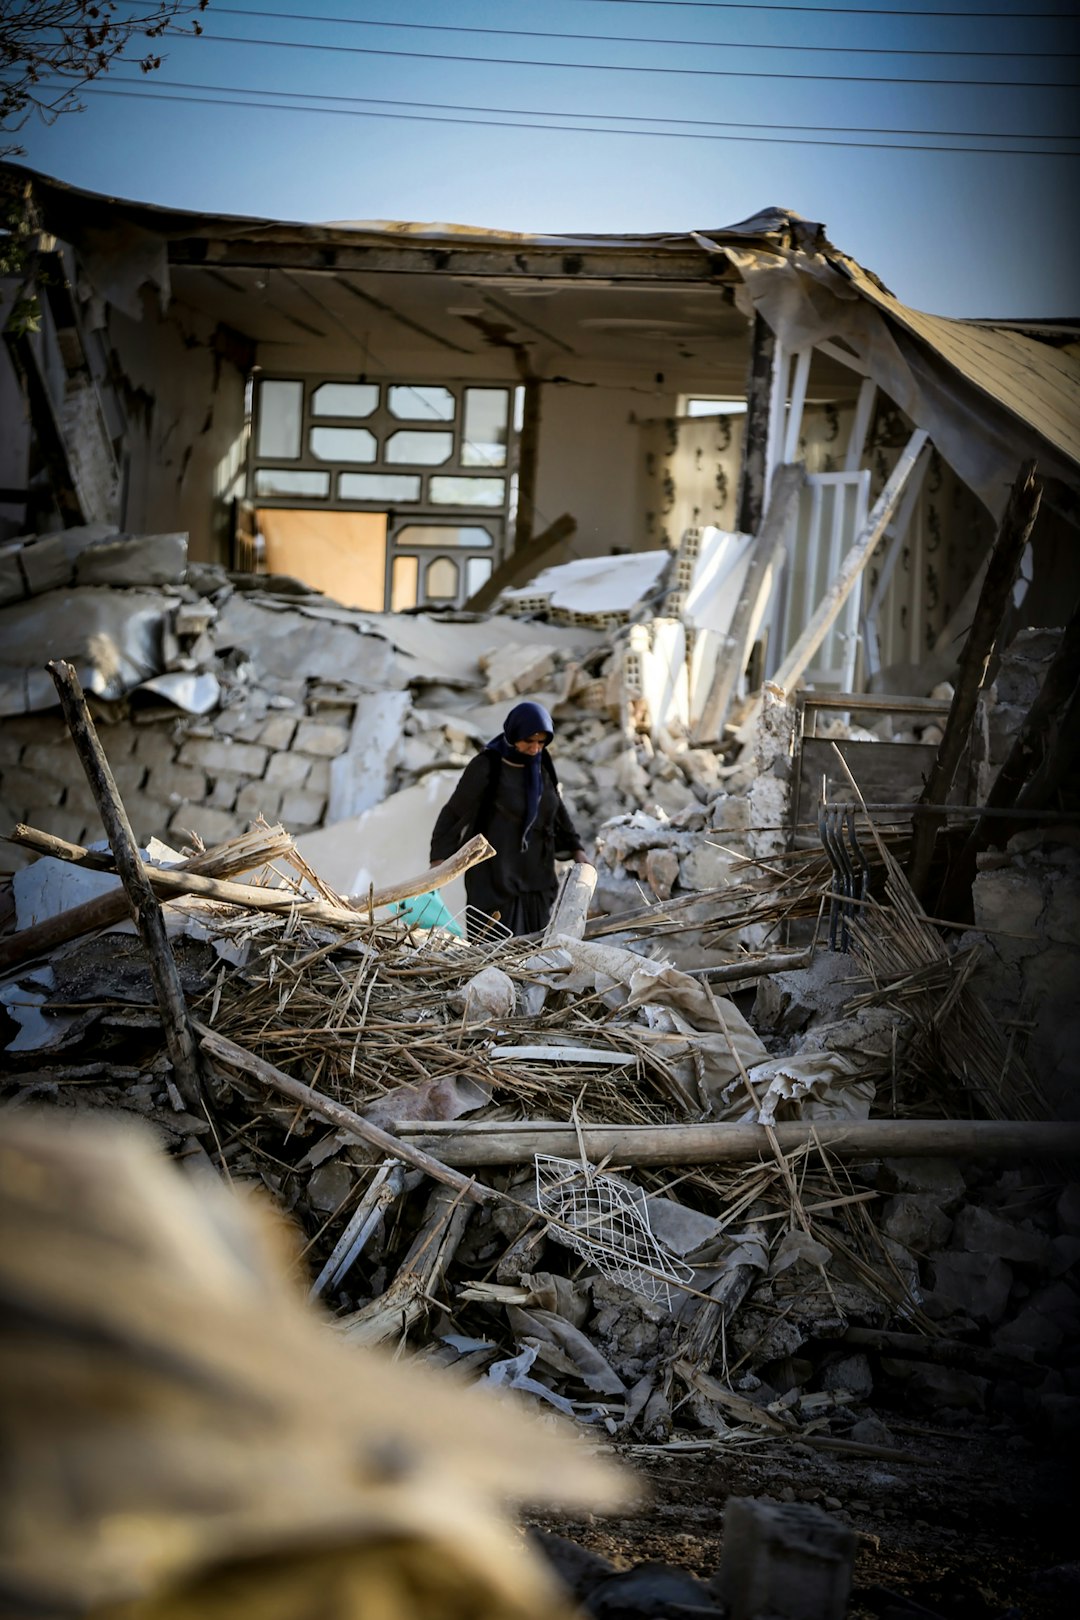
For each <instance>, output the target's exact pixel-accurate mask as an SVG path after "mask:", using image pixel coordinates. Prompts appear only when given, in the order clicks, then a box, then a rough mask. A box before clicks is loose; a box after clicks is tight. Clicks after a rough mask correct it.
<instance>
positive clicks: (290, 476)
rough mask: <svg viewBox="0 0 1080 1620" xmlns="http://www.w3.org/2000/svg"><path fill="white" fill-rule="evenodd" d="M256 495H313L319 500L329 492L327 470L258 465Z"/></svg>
mask: <svg viewBox="0 0 1080 1620" xmlns="http://www.w3.org/2000/svg"><path fill="white" fill-rule="evenodd" d="M255 493H256V495H313V496H316V497H318V498H319V499H320V500H322V499H325V497H326V496H327V495H329V493H330V474H329V473H328V472H301V471H298V470H297V469H296V468H290V467H259V468H257V469H256V472H255Z"/></svg>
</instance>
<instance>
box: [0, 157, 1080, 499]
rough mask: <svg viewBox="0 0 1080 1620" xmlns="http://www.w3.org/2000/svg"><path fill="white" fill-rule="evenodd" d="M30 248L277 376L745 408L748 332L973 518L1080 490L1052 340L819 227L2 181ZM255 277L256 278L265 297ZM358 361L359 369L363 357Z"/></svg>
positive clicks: (16, 171) (1065, 368) (1073, 415)
mask: <svg viewBox="0 0 1080 1620" xmlns="http://www.w3.org/2000/svg"><path fill="white" fill-rule="evenodd" d="M0 185H2V187H3V189H6V190H7V191H8V192H9V193H14V192H17V191H19V190H23V191H29V193H30V195H31V196H32V199H33V203H34V206H35V208H36V209H37V211H38V214H39V217H40V219H41V222H42V224H43V225H44V227H45V228H46V229H47V230H49V231H50V232H52V233H53V234H55V235H56V236H58V237H60V238H61V239H62V240H64V241H68V242H71V243H72V244H73V245H74V246H75V247H77V248H78V250H79V252H80V256H81V257H82V259H83V261H84V264H85V265H86V268H87V273H88V274H89V276H90V278H91V280H93V281H94V282H95V283H96V285H98V287H99V288H100V289H101V290H103V291H105V292H106V293H107V295H108V296H109V297H110V298H111V299H112V300H113V302H114V303H116V304H117V305H118V307H120V308H123V309H126V310H127V312H128V313H130V314H132V315H135V316H136V317H137V316H138V314H139V313H140V304H139V298H140V289H141V287H142V286H143V285H145V284H146V283H148V282H149V283H151V284H153V285H156V286H157V287H158V288H159V289H160V291H161V294H162V297H163V299H166V298H167V297H168V295H169V292H170V286H171V287H174V288H175V290H176V292H177V293H178V294H179V295H180V296H181V297H182V298H183V300H184V302H186V303H188V304H190V305H193V306H194V307H196V308H198V309H201V310H203V311H204V312H205V313H207V314H209V315H212V316H213V317H214V318H216V319H218V320H220V321H222V322H224V323H226V324H227V325H229V326H232V327H234V328H235V329H237V330H239V331H242V332H244V333H245V334H246V335H247V336H248V337H250V338H251V339H253V340H254V341H255V342H256V343H257V344H258V356H259V362H260V364H262V365H263V366H265V367H271V366H272V367H275V368H279V369H285V368H289V369H293V370H303V369H318V368H325V367H327V366H332V367H333V368H334V369H336V370H339V371H340V370H342V369H345V368H347V367H348V365H349V356H348V355H347V346H348V343H350V342H351V343H352V344H353V346H354V347H355V349H356V360H357V365H358V366H360V368H361V369H363V368H364V365H365V364H366V356H367V350H366V347H365V345H366V343H367V337H368V334H367V333H366V332H364V333H359V332H358V316H361V315H362V316H363V320H364V323H365V324H366V325H368V326H370V325H372V324H373V323H375V324H383V323H385V324H387V325H388V326H389V327H390V328H391V329H392V330H393V335H394V339H395V342H396V343H397V345H398V350H399V353H400V354H402V355H403V356H406V357H410V356H411V354H412V352H413V351H415V354H416V357H417V360H418V362H419V361H421V357H422V360H423V361H426V362H427V363H430V356H431V353H432V350H433V348H434V349H435V350H436V351H437V352H440V351H441V352H442V354H443V356H444V358H445V359H446V360H447V362H448V363H449V364H450V365H451V366H452V367H453V368H454V370H455V371H461V372H462V374H464V373H465V372H467V371H470V369H472V368H475V366H476V365H477V364H480V365H481V366H482V367H483V369H484V372H485V375H489V376H491V375H495V374H496V373H500V374H501V372H503V371H505V372H506V374H507V376H513V377H514V378H515V379H517V378H519V377H520V375H521V367H520V362H521V361H522V360H523V359H524V360H526V361H527V365H528V372H529V375H531V376H533V377H535V378H538V379H540V380H545V379H550V380H555V379H557V378H558V379H565V378H569V379H572V380H577V381H585V380H589V381H596V380H598V379H601V380H610V381H612V382H615V381H617V380H618V379H619V372H620V368H621V369H622V370H625V368H626V367H627V365H628V364H630V362H631V360H632V362H633V365H634V368H635V369H636V370H637V371H640V370H641V368H642V365H643V363H644V364H645V365H646V366H648V365H652V364H653V363H654V362H655V366H656V369H657V371H659V372H662V373H663V375H664V376H665V379H666V383H667V386H668V387H669V388H672V389H681V390H684V391H688V392H692V391H694V390H707V391H708V392H711V393H736V394H741V393H742V391H743V386H744V380H745V367H746V319H747V316H748V315H750V314H751V313H752V312H753V311H755V310H756V311H759V312H760V313H761V314H762V315H763V317H764V319H765V320H766V321H767V323H768V324H769V325H770V326H771V327H772V329H773V330H774V331H775V332H777V333H778V335H779V336H780V337H781V339H782V341H783V342H784V343H785V346H786V347H787V348H788V349H789V350H790V349H794V348H798V347H801V346H804V345H805V344H807V343H810V344H814V345H815V346H816V348H817V356H816V358H815V378H817V379H818V382H819V383H820V385H821V386H823V387H828V388H830V389H833V388H834V386H835V397H837V398H842V397H844V396H845V395H848V394H853V393H854V391H855V389H856V388H857V385H858V381H859V376H860V374H862V375H869V376H871V377H872V378H873V379H874V381H876V382H877V383H878V384H879V386H880V387H882V388H883V390H884V391H885V392H886V393H887V394H888V395H889V397H890V398H892V399H893V400H894V401H895V402H896V403H897V404H898V405H899V406H900V407H901V408H902V409H903V410H905V411H906V412H907V414H908V415H909V417H911V419H912V420H913V421H914V422H916V423H917V425H919V426H922V427H925V428H927V429H928V430H929V431H930V432H931V434H932V436H933V438H934V441H935V443H936V444H937V446H938V448H939V449H940V450H941V451H942V453H943V454H944V456H945V457H946V459H947V460H948V461H949V462H950V464H951V465H952V466H953V467H954V468H955V469H956V471H957V472H958V473H959V474H960V475H961V477H963V478H964V479H965V481H966V482H967V483H968V484H969V485H970V486H971V487H972V488H973V489H974V490H975V491H976V493H978V494H979V496H980V498H981V499H982V500H983V501H984V502H985V504H986V505H987V506H988V507H989V508H990V510H991V511H994V512H998V511H1000V509H1001V507H1002V505H1003V503H1004V499H1005V495H1006V493H1007V489H1008V486H1009V484H1010V483H1011V481H1012V478H1013V476H1014V474H1015V470H1016V467H1017V465H1018V464H1019V462H1020V461H1021V460H1023V459H1025V458H1026V457H1028V456H1034V457H1035V458H1036V459H1037V460H1038V462H1039V464H1040V476H1042V477H1043V479H1044V481H1045V480H1050V481H1051V483H1053V482H1055V481H1056V482H1057V483H1058V484H1059V485H1064V486H1065V487H1067V488H1069V489H1071V490H1075V489H1076V488H1077V485H1078V484H1080V413H1078V412H1077V408H1076V401H1077V398H1078V397H1080V353H1078V352H1077V347H1076V344H1075V341H1070V339H1072V338H1073V337H1074V334H1073V331H1072V329H1071V328H1070V327H1069V326H1068V324H1066V325H1065V326H1064V327H1063V326H1062V324H1061V323H1060V322H1055V323H1049V322H1048V323H1045V325H1044V326H1040V325H1039V323H1035V322H1025V323H1023V325H1022V329H1021V327H1019V326H1018V324H1017V323H1016V322H1008V321H1005V322H1001V323H997V322H994V321H970V320H964V321H960V320H953V319H949V318H946V317H944V316H935V315H926V314H923V313H921V312H920V311H918V310H914V309H911V308H909V307H908V306H907V305H905V304H902V303H901V302H900V301H899V300H898V299H897V298H895V297H894V296H893V294H892V293H891V292H889V291H888V289H887V288H885V287H884V286H883V284H882V283H881V281H880V280H879V279H878V277H876V276H875V275H874V274H873V273H872V272H870V271H867V270H865V269H864V268H863V267H861V266H860V265H858V264H857V263H856V262H855V261H854V260H853V259H851V258H849V257H848V256H847V255H845V254H843V253H842V252H840V251H839V250H837V249H836V248H834V247H833V246H832V245H831V244H830V242H829V241H828V238H827V236H826V233H825V229H824V226H823V225H821V224H820V223H818V222H815V221H810V220H805V219H803V218H801V217H800V216H799V215H798V214H795V213H794V212H792V211H791V210H788V209H782V208H767V209H764V210H762V211H761V212H760V213H758V214H755V215H754V216H752V217H751V218H749V219H746V220H743V221H741V222H739V223H737V224H735V225H729V226H724V227H722V228H720V229H717V230H708V231H694V230H692V231H687V232H682V233H680V232H662V233H654V234H646V235H640V234H630V235H621V236H615V235H608V234H602V235H577V234H575V235H564V236H563V235H532V234H526V233H521V232H509V231H495V230H487V229H480V228H476V227H469V226H461V225H442V224H439V225H434V224H432V225H422V224H408V223H388V222H385V221H375V222H372V221H359V222H337V223H331V224H306V223H301V222H295V221H282V220H269V219H258V218H244V217H240V216H231V215H210V214H196V213H186V212H182V211H178V210H174V209H166V208H160V207H156V206H152V205H148V204H141V203H133V202H127V201H123V200H118V199H115V198H109V197H102V196H96V195H94V194H93V193H89V192H85V191H80V190H78V189H77V188H75V187H72V186H67V185H64V184H62V183H60V182H58V181H55V180H51V179H49V178H47V177H44V176H40V175H36V174H34V173H32V172H31V171H29V170H25V169H22V168H19V167H17V166H13V165H5V166H3V168H2V169H0ZM269 272H274V282H273V285H272V286H270V284H269V274H268V273H269ZM362 349H363V350H364V358H363V361H362V358H361V350H362Z"/></svg>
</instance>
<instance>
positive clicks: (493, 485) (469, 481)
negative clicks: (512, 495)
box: [428, 473, 506, 506]
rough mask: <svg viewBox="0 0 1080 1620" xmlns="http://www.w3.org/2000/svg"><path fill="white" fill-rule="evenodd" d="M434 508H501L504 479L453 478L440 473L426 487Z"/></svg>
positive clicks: (504, 496) (504, 486)
mask: <svg viewBox="0 0 1080 1620" xmlns="http://www.w3.org/2000/svg"><path fill="white" fill-rule="evenodd" d="M428 495H429V497H430V499H431V501H432V502H433V504H434V505H435V506H501V505H502V504H503V501H504V500H505V499H506V479H505V478H454V477H453V476H451V475H448V474H442V473H440V474H439V475H438V476H437V477H435V478H433V479H432V480H431V482H430V484H429V485H428Z"/></svg>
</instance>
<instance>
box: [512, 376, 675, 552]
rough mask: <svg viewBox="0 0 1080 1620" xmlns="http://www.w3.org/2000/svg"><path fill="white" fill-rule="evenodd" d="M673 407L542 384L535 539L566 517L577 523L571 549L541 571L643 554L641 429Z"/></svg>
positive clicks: (658, 398) (668, 401)
mask: <svg viewBox="0 0 1080 1620" xmlns="http://www.w3.org/2000/svg"><path fill="white" fill-rule="evenodd" d="M675 405H676V395H675V394H674V393H672V392H656V393H651V392H645V391H643V390H639V389H631V388H603V387H593V388H590V387H581V386H579V385H576V384H572V383H545V384H544V385H543V389H542V394H541V401H540V447H539V456H538V467H537V481H536V523H535V528H534V532H535V533H539V532H540V531H541V530H542V529H544V528H546V527H547V525H548V524H549V523H553V522H554V521H555V519H556V518H557V517H561V516H562V514H563V513H564V512H569V513H570V514H571V516H572V517H574V518H576V520H577V533H576V534H575V535H574V536H573V539H572V541H571V543H570V545H569V546H567V547H565V548H560V549H559V552H558V553H552V555H551V557H550V558H547V557H545V559H544V561H545V564H547V563H549V562H551V563H555V562H565V561H568V560H569V558H571V557H573V556H580V557H598V556H603V555H604V554H605V553H608V552H611V551H614V550H616V549H621V550H626V551H630V550H635V549H641V548H642V547H643V545H644V541H643V538H642V536H641V524H640V521H639V516H638V461H639V456H640V429H639V426H638V423H639V422H640V421H641V420H644V419H645V418H648V417H654V416H663V415H671V414H673V413H674V411H675Z"/></svg>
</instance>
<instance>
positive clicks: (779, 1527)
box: [713, 1496, 856, 1620]
mask: <svg viewBox="0 0 1080 1620" xmlns="http://www.w3.org/2000/svg"><path fill="white" fill-rule="evenodd" d="M855 1546H856V1537H855V1532H854V1530H852V1529H850V1528H849V1526H847V1525H846V1524H841V1523H840V1522H839V1520H837V1519H834V1518H832V1517H831V1516H830V1515H829V1514H828V1513H826V1512H824V1511H823V1509H821V1508H818V1507H813V1506H811V1505H810V1504H809V1503H803V1502H791V1503H788V1502H761V1501H757V1500H756V1499H754V1498H753V1497H746V1496H733V1497H730V1498H729V1499H728V1504H727V1507H726V1508H725V1510H724V1548H723V1554H722V1556H721V1560H720V1568H719V1569H718V1571H717V1573H716V1576H715V1578H714V1581H713V1586H714V1588H715V1590H716V1593H717V1596H718V1597H719V1598H720V1601H721V1603H723V1604H724V1605H725V1606H726V1609H727V1614H728V1620H759V1617H760V1616H762V1615H768V1616H769V1617H770V1620H843V1616H844V1614H845V1613H846V1611H847V1602H848V1595H849V1593H850V1591H851V1576H852V1570H853V1568H854V1563H855Z"/></svg>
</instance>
